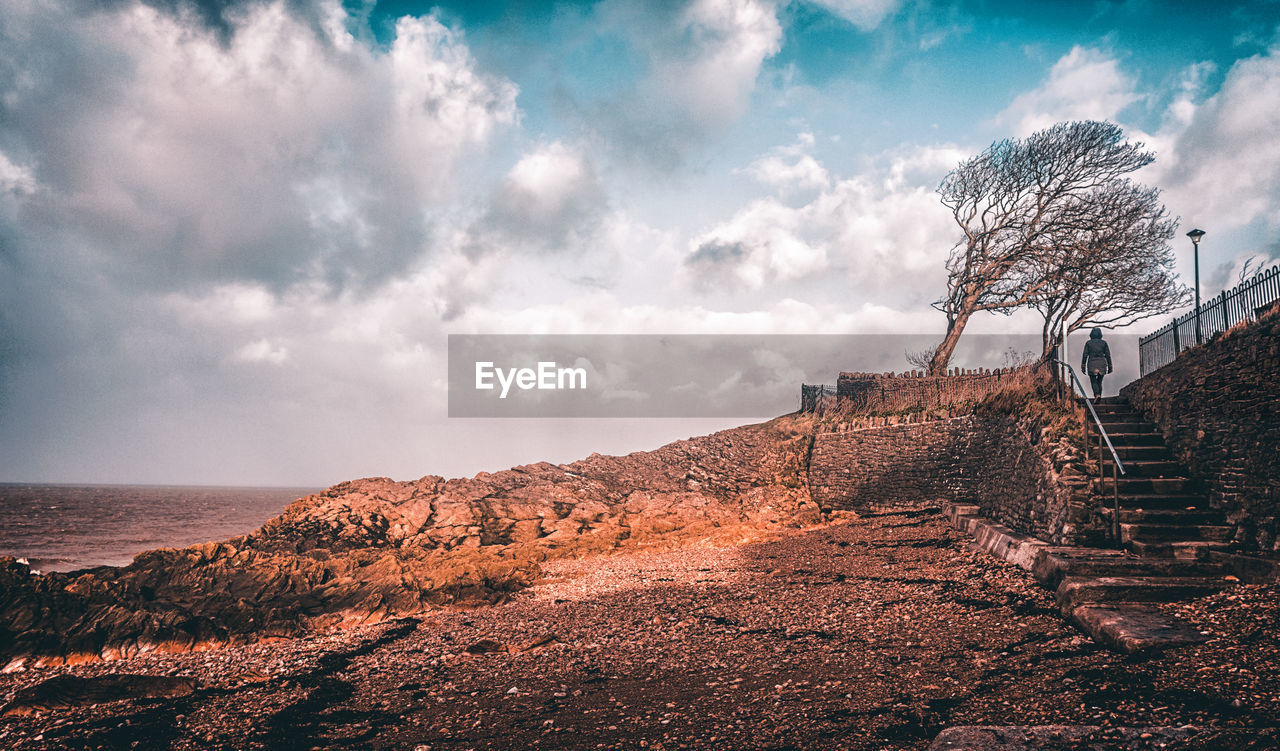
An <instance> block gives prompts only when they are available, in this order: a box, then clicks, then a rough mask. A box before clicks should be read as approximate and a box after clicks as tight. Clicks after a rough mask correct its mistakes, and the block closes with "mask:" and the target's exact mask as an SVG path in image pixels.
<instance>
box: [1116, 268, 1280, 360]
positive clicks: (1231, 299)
mask: <svg viewBox="0 0 1280 751" xmlns="http://www.w3.org/2000/svg"><path fill="white" fill-rule="evenodd" d="M1277 300H1280V265H1277V266H1273V267H1271V268H1270V269H1268V270H1266V271H1263V272H1260V273H1258V274H1256V275H1254V276H1253V277H1251V278H1249V279H1246V280H1244V281H1243V282H1241V283H1240V284H1238V285H1236V286H1235V287H1234V288H1232V289H1229V290H1223V291H1222V293H1221V294H1219V295H1217V296H1215V297H1212V298H1210V299H1209V300H1208V301H1207V302H1205V303H1202V304H1201V305H1200V307H1199V308H1198V309H1194V310H1189V311H1187V312H1186V313H1183V314H1182V315H1180V316H1176V317H1175V318H1174V319H1173V320H1172V321H1170V322H1169V323H1166V324H1165V325H1164V326H1162V327H1161V328H1159V329H1157V330H1155V331H1153V332H1151V333H1150V334H1148V335H1146V336H1144V337H1142V338H1141V339H1140V340H1139V341H1138V374H1139V375H1146V374H1147V373H1150V372H1152V371H1153V370H1156V369H1157V368H1160V367H1163V366H1165V365H1168V364H1169V363H1171V362H1173V361H1174V360H1175V359H1177V357H1178V354H1179V353H1181V352H1183V351H1184V350H1187V349H1190V348H1192V347H1194V346H1196V345H1197V344H1200V343H1201V342H1203V341H1205V340H1206V339H1209V338H1211V337H1213V336H1214V335H1216V334H1218V333H1220V332H1223V331H1226V330H1227V329H1229V328H1231V327H1232V326H1234V325H1236V324H1237V323H1240V322H1241V321H1247V320H1252V319H1256V318H1257V317H1258V314H1259V312H1260V311H1261V310H1263V309H1264V308H1266V307H1267V306H1268V305H1270V304H1272V303H1274V302H1275V301H1277Z"/></svg>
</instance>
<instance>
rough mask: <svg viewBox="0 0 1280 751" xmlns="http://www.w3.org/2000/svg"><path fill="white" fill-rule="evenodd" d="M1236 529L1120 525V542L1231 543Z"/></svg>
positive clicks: (1167, 525)
mask: <svg viewBox="0 0 1280 751" xmlns="http://www.w3.org/2000/svg"><path fill="white" fill-rule="evenodd" d="M1233 537H1235V528H1234V527H1228V526H1225V525H1222V526H1220V525H1217V524H1125V523H1123V522H1122V523H1121V524H1120V541H1121V542H1131V541H1133V540H1141V541H1143V542H1192V541H1206V542H1230V541H1231V539H1232V538H1233Z"/></svg>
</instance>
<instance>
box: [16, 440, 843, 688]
mask: <svg viewBox="0 0 1280 751" xmlns="http://www.w3.org/2000/svg"><path fill="white" fill-rule="evenodd" d="M808 445H809V436H808V433H807V432H806V429H805V425H804V424H803V421H801V420H799V419H797V418H794V417H788V418H779V419H777V420H774V421H771V422H769V423H764V424H761V425H752V426H746V427H742V428H737V429H733V430H728V431H723V432H720V433H716V434H713V435H709V436H703V437H700V438H693V439H689V440H686V441H677V442H675V443H672V444H669V445H667V446H663V447H662V448H659V449H657V450H655V451H649V452H637V453H634V454H630V455H627V456H620V457H612V456H600V455H592V456H591V457H588V458H587V459H584V460H582V461H578V462H574V463H572V464H566V465H552V464H546V463H543V464H535V465H529V466H525V467H517V468H514V469H510V470H505V471H502V472H496V473H493V474H487V473H482V474H480V475H477V476H475V477H473V478H469V479H452V480H446V479H444V478H441V477H436V476H428V477H424V478H422V479H420V480H417V481H414V482H394V481H392V480H388V479H385V478H374V479H365V480H357V481H354V482H347V483H342V484H340V485H337V486H334V487H332V488H330V489H328V490H326V491H325V492H323V493H319V494H316V495H312V496H309V497H307V498H303V499H301V500H299V501H296V502H295V503H293V504H292V505H290V506H289V507H288V508H287V509H286V510H285V511H284V513H283V514H281V515H280V516H279V517H277V518H276V519H273V520H271V521H270V522H268V523H267V524H265V525H264V526H263V527H262V528H261V529H260V530H258V531H257V532H254V533H252V534H249V535H244V536H241V537H236V538H233V539H231V540H227V541H225V542H211V543H206V544H203V545H196V546H193V547H189V548H183V549H179V550H172V549H167V550H154V551H150V552H147V553H143V554H141V555H139V556H138V557H137V558H136V559H135V560H134V562H133V563H132V564H131V565H129V566H125V567H122V568H109V567H101V568H97V569H91V570H87V571H82V572H72V573H68V574H48V575H35V574H33V573H32V572H31V571H30V570H29V569H28V568H27V567H26V566H25V565H23V564H21V563H19V562H17V561H15V560H14V559H12V558H0V666H4V668H5V669H6V670H15V669H19V668H22V667H33V666H41V665H57V664H76V663H82V662H91V661H94V660H99V659H119V658H123V657H130V656H133V655H137V654H142V653H146V652H153V651H159V652H186V651H191V650H199V649H209V648H215V647H220V646H226V645H235V644H243V643H248V642H251V641H256V640H260V639H274V638H281V637H290V636H297V635H300V634H306V633H314V632H322V631H325V630H328V629H331V628H335V627H350V626H353V625H358V624H363V623H376V622H380V621H385V620H388V619H393V618H396V617H399V616H405V615H413V614H420V613H423V612H427V611H429V610H430V609H432V608H435V607H439V606H444V605H479V604H489V603H497V602H502V601H504V600H505V599H506V598H508V597H509V596H510V595H511V594H512V593H513V592H515V591H518V590H520V589H521V588H523V587H527V586H529V585H530V584H531V583H533V582H534V581H535V580H537V579H538V577H539V576H540V572H541V568H540V565H541V563H542V562H544V561H547V560H551V559H556V558H561V557H566V556H577V555H582V554H586V553H591V552H599V551H607V550H615V549H619V548H628V547H633V546H639V545H646V544H661V545H670V544H675V543H676V542H678V541H679V540H682V539H687V538H693V537H700V536H701V537H705V536H707V535H713V534H715V533H716V532H717V530H720V529H722V528H725V527H737V526H741V525H747V526H758V527H760V528H768V527H771V526H778V525H785V524H800V523H807V522H813V521H816V520H817V518H818V516H819V512H818V508H817V506H816V505H814V504H813V503H812V501H810V500H809V497H808V494H807V491H806V490H805V489H804V487H805V486H804V482H803V479H802V478H803V474H802V472H803V466H804V459H805V451H806V450H807V449H808ZM139 523H145V520H139Z"/></svg>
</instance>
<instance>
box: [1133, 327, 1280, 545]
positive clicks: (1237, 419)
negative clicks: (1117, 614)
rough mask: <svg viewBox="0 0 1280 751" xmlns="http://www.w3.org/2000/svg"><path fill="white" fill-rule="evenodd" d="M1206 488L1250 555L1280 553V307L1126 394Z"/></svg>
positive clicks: (1135, 384)
mask: <svg viewBox="0 0 1280 751" xmlns="http://www.w3.org/2000/svg"><path fill="white" fill-rule="evenodd" d="M1120 393H1121V396H1122V397H1123V398H1126V399H1128V400H1129V402H1130V403H1132V404H1133V406H1134V408H1136V409H1137V410H1139V411H1140V412H1142V413H1143V415H1144V416H1145V417H1146V418H1147V419H1148V420H1150V421H1152V422H1154V423H1155V424H1156V425H1157V426H1158V427H1159V429H1160V431H1161V432H1162V433H1163V435H1164V438H1165V442H1166V443H1167V444H1168V446H1169V448H1170V449H1171V450H1172V452H1173V454H1174V456H1175V457H1176V458H1177V459H1178V460H1179V461H1181V462H1183V463H1184V464H1186V465H1187V466H1188V468H1189V469H1190V470H1191V473H1192V476H1193V477H1196V478H1197V479H1199V480H1201V481H1202V482H1204V484H1205V489H1206V490H1207V491H1208V493H1209V499H1210V502H1211V504H1212V505H1213V506H1214V507H1215V508H1219V509H1222V510H1223V511H1225V512H1226V514H1227V518H1228V520H1229V521H1230V522H1231V523H1232V524H1234V525H1235V526H1236V540H1237V542H1239V543H1240V545H1241V547H1242V549H1244V550H1247V551H1261V552H1269V553H1276V552H1280V309H1273V310H1272V311H1271V312H1270V313H1268V314H1266V315H1264V316H1263V317H1262V318H1261V319H1260V320H1259V321H1257V322H1254V323H1249V324H1246V325H1241V326H1238V327H1236V328H1233V329H1231V330H1229V331H1227V332H1226V333H1224V334H1221V335H1219V336H1217V337H1215V338H1214V339H1212V340H1210V341H1208V342H1206V343H1205V344H1204V345H1202V346H1200V347H1195V348H1193V349H1190V350H1187V351H1185V352H1183V353H1182V354H1181V355H1180V356H1179V357H1178V358H1177V359H1176V360H1174V361H1173V362H1172V363H1169V364H1168V365H1165V366H1164V367H1162V368H1160V369H1158V370H1156V371H1154V372H1152V373H1148V374H1147V375H1146V376H1145V377H1143V378H1141V379H1139V380H1137V381H1134V382H1133V383H1131V384H1129V385H1128V386H1126V387H1124V389H1122V390H1121V392H1120Z"/></svg>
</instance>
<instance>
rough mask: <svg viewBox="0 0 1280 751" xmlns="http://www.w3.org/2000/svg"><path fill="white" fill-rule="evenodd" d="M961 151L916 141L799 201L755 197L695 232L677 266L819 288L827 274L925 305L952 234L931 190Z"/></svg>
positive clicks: (863, 289)
mask: <svg viewBox="0 0 1280 751" xmlns="http://www.w3.org/2000/svg"><path fill="white" fill-rule="evenodd" d="M963 156H964V153H963V152H961V151H960V150H958V149H956V148H954V147H920V148H916V149H911V150H907V151H905V152H903V153H900V154H896V155H892V156H891V157H890V158H889V159H888V163H887V164H886V165H884V166H882V167H880V168H878V169H873V170H869V171H867V172H866V173H863V174H859V175H855V176H853V177H849V178H844V179H839V180H835V181H834V182H832V183H831V184H830V186H829V187H827V188H826V189H823V190H821V191H820V192H819V193H818V194H817V195H816V196H814V197H813V198H812V199H811V200H810V201H808V202H807V203H804V204H802V205H799V206H790V205H787V204H785V203H783V202H782V201H780V200H779V199H777V198H764V199H760V200H757V201H753V202H751V203H750V204H748V205H747V206H745V207H744V208H742V209H741V210H739V211H737V212H736V213H735V214H734V215H733V216H731V217H730V218H729V219H727V220H725V221H723V222H721V223H719V224H717V225H715V226H714V227H712V228H711V229H709V230H707V231H705V232H703V233H702V234H701V235H699V236H698V237H697V238H695V239H694V241H693V242H692V243H691V249H690V251H689V253H688V255H687V256H686V258H685V259H684V267H683V270H684V272H685V273H686V274H688V275H689V278H690V280H691V281H692V282H693V283H694V285H695V286H697V287H699V288H704V289H705V288H723V287H726V286H727V287H737V288H742V289H747V290H759V289H762V288H764V287H765V286H766V285H770V286H772V285H776V284H778V283H779V282H785V281H787V280H801V279H804V280H808V283H809V284H810V285H811V290H817V289H820V288H821V283H820V280H819V278H818V277H824V278H828V279H830V278H832V277H834V278H837V279H839V281H840V284H841V285H842V287H843V289H842V296H844V295H848V294H851V293H852V294H854V295H856V296H857V297H855V299H858V298H860V299H865V300H872V301H877V302H890V301H893V302H894V303H896V304H901V303H902V302H904V297H903V292H904V290H905V291H906V292H907V295H906V297H907V298H910V302H911V304H922V303H925V304H927V302H928V301H929V300H932V299H933V297H936V296H937V295H938V294H940V292H941V290H942V289H943V279H942V277H941V275H940V272H939V269H941V267H942V261H943V260H944V259H945V258H946V254H947V251H948V250H949V249H950V247H951V244H952V242H953V241H954V229H953V225H952V223H951V220H950V217H949V216H948V215H947V212H946V210H945V209H944V208H943V207H942V206H941V205H940V204H939V203H938V199H937V196H936V195H935V194H934V188H935V187H936V186H937V183H938V180H939V179H940V178H941V177H942V175H943V174H945V173H946V171H947V170H950V169H951V168H953V167H954V166H955V164H956V163H957V162H958V161H959V160H960V159H961V158H963ZM908 279H910V280H912V281H911V283H908V282H907V281H906V280H908ZM926 279H932V280H933V281H932V282H931V283H926V282H925V281H924V280H926ZM922 295H923V296H926V297H928V300H924V299H923V298H922V297H921V296H922Z"/></svg>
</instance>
